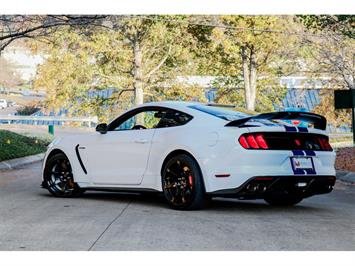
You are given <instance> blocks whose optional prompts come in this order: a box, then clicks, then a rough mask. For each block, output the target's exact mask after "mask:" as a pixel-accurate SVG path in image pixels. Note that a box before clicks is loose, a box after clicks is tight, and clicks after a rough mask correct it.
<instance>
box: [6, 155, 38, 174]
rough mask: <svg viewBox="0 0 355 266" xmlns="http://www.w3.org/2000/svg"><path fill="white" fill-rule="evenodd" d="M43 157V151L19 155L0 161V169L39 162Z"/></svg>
mask: <svg viewBox="0 0 355 266" xmlns="http://www.w3.org/2000/svg"><path fill="white" fill-rule="evenodd" d="M43 158H44V153H40V154H36V155H31V156H26V157H21V158H17V159H12V160H8V161H2V162H0V170H8V169H13V168H15V167H19V166H22V165H25V164H29V163H35V162H39V161H42V160H43Z"/></svg>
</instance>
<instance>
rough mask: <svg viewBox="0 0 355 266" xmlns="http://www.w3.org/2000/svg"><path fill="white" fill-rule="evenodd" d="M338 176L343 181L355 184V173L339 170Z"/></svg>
mask: <svg viewBox="0 0 355 266" xmlns="http://www.w3.org/2000/svg"><path fill="white" fill-rule="evenodd" d="M337 178H338V179H339V180H341V181H343V182H347V183H350V184H355V173H354V172H348V171H337Z"/></svg>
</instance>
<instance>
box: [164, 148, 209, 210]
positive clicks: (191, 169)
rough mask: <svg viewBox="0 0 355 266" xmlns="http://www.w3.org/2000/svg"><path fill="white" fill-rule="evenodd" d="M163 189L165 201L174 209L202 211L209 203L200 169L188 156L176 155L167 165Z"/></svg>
mask: <svg viewBox="0 0 355 266" xmlns="http://www.w3.org/2000/svg"><path fill="white" fill-rule="evenodd" d="M162 187H163V192H164V196H165V199H166V200H167V202H168V204H169V205H170V206H171V207H172V208H174V209H178V210H194V209H200V208H203V207H204V206H205V205H206V203H207V201H208V196H207V195H206V193H205V187H204V184H203V179H202V175H201V171H200V168H199V166H198V164H197V162H196V161H195V160H194V159H193V158H191V157H190V156H188V155H186V154H179V155H176V156H174V157H172V158H171V159H170V160H169V161H168V162H167V163H166V164H165V167H164V169H163V173H162Z"/></svg>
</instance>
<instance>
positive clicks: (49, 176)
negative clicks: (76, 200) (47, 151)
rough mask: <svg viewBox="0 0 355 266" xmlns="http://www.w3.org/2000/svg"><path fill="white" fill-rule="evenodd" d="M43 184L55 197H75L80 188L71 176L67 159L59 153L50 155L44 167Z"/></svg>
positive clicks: (80, 192) (79, 193)
mask: <svg viewBox="0 0 355 266" xmlns="http://www.w3.org/2000/svg"><path fill="white" fill-rule="evenodd" d="M43 180H44V186H45V187H46V188H47V189H48V191H49V192H50V193H51V194H52V195H54V196H56V197H75V196H79V195H81V194H82V193H83V192H84V190H83V189H81V188H80V187H79V186H78V185H77V184H76V183H75V182H74V178H73V172H72V168H71V165H70V162H69V159H68V158H67V156H65V154H63V153H59V154H56V155H54V156H52V157H50V158H49V159H48V160H47V162H46V166H45V169H44V176H43Z"/></svg>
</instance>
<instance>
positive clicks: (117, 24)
mask: <svg viewBox="0 0 355 266" xmlns="http://www.w3.org/2000/svg"><path fill="white" fill-rule="evenodd" d="M159 18H160V17H157V16H150V17H127V16H123V17H122V16H113V17H110V21H107V22H106V25H107V27H109V28H110V29H109V30H106V29H105V30H96V31H94V32H92V31H87V32H81V33H80V34H79V33H76V32H73V31H72V30H70V28H67V29H66V30H64V29H62V30H61V31H60V32H57V33H56V34H55V35H53V36H52V38H51V39H52V43H49V44H48V46H47V51H48V53H49V55H48V58H47V60H46V62H45V63H44V64H43V65H41V66H40V68H39V71H38V75H37V79H36V81H35V87H36V88H39V87H41V88H46V89H47V91H48V95H49V97H48V102H49V104H50V105H51V106H63V105H66V106H67V107H68V106H69V105H70V106H71V108H72V110H76V111H77V112H83V113H87V112H89V113H90V114H92V115H93V114H98V115H99V116H101V117H104V116H106V115H107V113H110V112H111V111H112V112H113V113H115V110H116V111H117V108H114V106H116V107H117V105H118V104H119V105H120V106H121V105H123V106H122V108H123V109H125V108H126V107H127V106H129V105H130V103H131V102H132V101H133V104H135V105H137V104H141V103H143V101H144V98H145V99H146V100H147V99H150V100H151V99H162V98H164V95H166V96H167V97H166V98H169V99H181V97H182V96H183V97H185V98H188V99H193V98H198V99H201V92H200V91H198V90H197V89H192V90H189V88H192V86H190V85H186V84H183V83H181V82H179V81H178V79H177V77H178V76H181V75H186V73H193V71H194V68H195V66H194V64H193V63H192V62H193V61H194V60H193V57H194V54H193V53H192V52H191V47H193V46H194V45H195V43H196V40H195V38H194V37H193V36H192V34H190V33H189V32H188V31H187V25H183V24H181V25H178V26H177V25H173V24H171V23H169V22H165V21H163V20H161V19H159ZM178 19H184V18H178ZM107 87H116V88H119V89H120V90H119V91H118V92H116V93H115V94H114V95H113V97H111V98H110V99H101V98H99V97H96V98H93V97H88V92H89V91H90V90H93V89H95V90H101V89H106V88H107ZM174 88H179V89H177V90H175V92H174V93H172V91H173V90H174ZM194 88H195V87H194ZM124 91H128V92H131V93H132V92H133V97H132V94H127V93H122V92H124ZM187 91H188V92H189V93H188V94H186V95H187V97H186V96H184V94H185V93H186V92H187ZM188 95H190V96H188ZM103 106H105V108H102V107H103ZM100 110H101V111H100ZM100 112H101V113H100ZM112 115H114V114H112Z"/></svg>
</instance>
